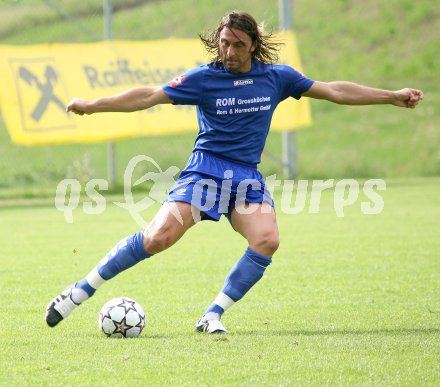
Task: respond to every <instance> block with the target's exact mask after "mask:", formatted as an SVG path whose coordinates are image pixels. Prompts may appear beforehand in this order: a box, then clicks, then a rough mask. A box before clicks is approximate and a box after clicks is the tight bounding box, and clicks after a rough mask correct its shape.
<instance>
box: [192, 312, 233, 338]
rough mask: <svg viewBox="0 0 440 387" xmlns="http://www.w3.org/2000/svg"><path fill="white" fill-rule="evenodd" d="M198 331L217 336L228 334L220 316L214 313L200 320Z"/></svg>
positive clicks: (207, 314) (197, 326)
mask: <svg viewBox="0 0 440 387" xmlns="http://www.w3.org/2000/svg"><path fill="white" fill-rule="evenodd" d="M196 331H197V332H206V333H215V334H221V333H227V332H228V331H227V330H226V328H225V327H224V326H223V324H222V323H221V322H220V315H219V314H218V313H214V312H209V313H206V314H205V315H203V316H202V317H201V318H200V320H199V321H197V324H196Z"/></svg>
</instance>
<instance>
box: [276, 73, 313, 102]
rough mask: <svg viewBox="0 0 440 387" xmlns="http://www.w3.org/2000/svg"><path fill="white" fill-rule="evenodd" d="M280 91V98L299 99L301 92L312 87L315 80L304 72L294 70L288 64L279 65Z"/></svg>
mask: <svg viewBox="0 0 440 387" xmlns="http://www.w3.org/2000/svg"><path fill="white" fill-rule="evenodd" d="M279 72H280V81H281V85H280V92H281V99H282V100H284V99H286V98H288V97H293V98H295V99H300V98H301V94H303V93H305V92H306V91H307V90H309V89H310V87H312V85H313V83H314V82H315V81H314V80H313V79H310V78H307V77H306V76H305V75H304V74H302V73H300V72H299V71H297V70H295V69H294V68H292V67H290V66H280V67H279Z"/></svg>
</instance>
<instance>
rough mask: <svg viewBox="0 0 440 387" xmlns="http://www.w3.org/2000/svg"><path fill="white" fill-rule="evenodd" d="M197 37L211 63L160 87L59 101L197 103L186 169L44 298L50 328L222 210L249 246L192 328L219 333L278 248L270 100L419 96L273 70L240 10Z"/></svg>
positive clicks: (123, 108) (266, 44)
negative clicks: (142, 220)
mask: <svg viewBox="0 0 440 387" xmlns="http://www.w3.org/2000/svg"><path fill="white" fill-rule="evenodd" d="M200 38H201V40H202V42H203V44H204V45H205V47H206V49H207V51H208V52H209V53H210V54H212V62H211V63H209V64H206V65H203V66H200V67H197V68H194V69H192V70H189V71H188V72H186V73H185V74H184V75H181V76H180V77H178V78H176V79H175V80H173V81H171V82H169V83H168V84H165V85H163V86H157V87H137V88H132V89H130V90H127V91H125V92H123V93H120V94H117V95H113V96H110V97H106V98H100V99H96V100H84V99H78V98H74V99H73V100H72V101H71V102H70V103H69V104H68V105H67V110H68V111H70V112H73V113H76V114H79V115H83V114H94V113H100V112H133V111H138V110H143V109H148V108H151V107H153V106H155V105H158V104H169V103H172V104H183V105H185V104H186V105H195V106H196V107H197V120H198V124H199V133H198V136H197V139H196V141H195V145H194V149H193V151H192V154H191V155H190V157H189V160H188V163H187V165H186V167H185V168H184V170H183V171H182V172H181V174H180V176H179V178H178V181H177V182H176V184H175V186H174V187H173V188H172V190H171V191H170V193H169V195H168V197H167V199H166V200H165V202H164V203H163V205H162V207H161V209H160V210H159V211H158V213H157V214H156V216H155V217H154V219H153V220H152V222H151V223H150V224H149V226H148V227H147V228H146V229H145V230H144V231H139V232H137V233H135V234H133V235H130V236H128V237H126V238H124V239H123V240H121V241H120V242H119V243H117V244H116V245H115V247H114V248H113V249H111V250H110V252H109V253H108V254H107V255H106V256H105V257H104V258H103V259H102V260H101V261H100V262H99V263H98V265H97V266H96V267H95V268H94V269H93V270H92V271H91V272H90V273H89V274H88V275H87V276H86V277H85V278H83V279H80V280H79V281H77V282H75V283H74V284H73V285H70V286H68V287H67V289H65V290H64V291H63V292H62V293H61V294H60V295H58V296H57V297H55V298H54V299H52V300H51V302H50V303H49V305H48V306H47V310H46V321H47V323H48V325H49V326H51V327H53V326H55V325H57V324H58V323H59V322H60V321H61V320H63V319H65V318H66V317H67V316H68V315H69V314H70V313H71V312H72V311H73V310H74V309H75V308H76V307H77V306H78V305H80V304H81V303H82V302H84V301H85V300H87V299H88V298H89V297H91V296H93V294H94V293H95V291H96V289H98V288H99V287H100V286H101V285H102V284H103V283H104V282H106V281H108V280H110V279H111V278H113V277H114V276H116V275H118V274H119V273H121V272H122V271H124V270H126V269H128V268H130V267H132V266H134V265H136V264H137V263H139V262H141V261H142V260H144V259H146V258H150V257H152V256H153V255H154V254H158V253H160V252H161V251H163V250H165V249H167V248H169V247H170V246H172V245H173V244H174V243H176V242H177V241H178V240H179V239H180V238H181V237H182V236H183V235H184V234H185V232H186V231H187V230H188V229H189V228H190V227H191V226H193V225H194V224H195V222H196V221H198V220H199V219H201V220H204V219H210V220H214V221H218V220H219V218H220V217H221V215H222V214H224V215H225V216H226V217H227V218H228V220H229V221H230V223H231V225H232V227H233V228H234V230H235V231H236V232H238V233H240V234H241V235H242V236H243V237H244V238H245V239H246V240H247V243H248V247H247V249H246V250H245V252H244V254H243V256H242V257H239V259H238V261H237V263H236V265H235V266H234V267H233V268H232V269H231V271H230V272H229V274H228V275H227V277H226V281H225V283H224V285H223V288H222V289H221V291H220V292H219V293H218V295H217V297H216V298H215V299H214V301H213V302H212V304H211V305H210V306H209V307H208V308H207V309H206V311H205V312H204V313H203V315H202V317H201V318H200V319H199V321H198V322H197V323H196V326H195V328H196V330H197V331H201V332H208V333H224V332H226V329H225V327H224V326H223V324H222V322H221V321H220V318H221V316H222V315H223V313H224V312H225V311H226V310H227V309H228V308H230V307H231V306H232V305H233V304H234V303H236V302H237V301H239V300H240V299H242V298H243V296H244V295H245V294H246V293H247V292H248V291H249V290H250V289H251V288H252V286H254V285H255V284H256V283H257V282H258V281H259V280H260V279H261V278H262V276H263V274H264V271H265V270H266V268H267V267H268V266H269V265H270V264H271V262H272V256H273V254H274V253H275V251H276V250H277V249H278V245H279V239H278V228H277V222H276V215H275V211H274V204H273V201H272V198H271V197H270V195H269V194H268V192H267V190H266V189H265V185H264V181H263V177H262V175H261V174H260V172H259V171H258V169H257V165H258V164H259V163H260V158H261V153H262V151H263V148H264V144H265V141H266V137H267V134H268V131H269V127H270V122H271V118H272V115H273V112H274V110H275V109H276V107H277V105H278V103H280V102H281V101H283V100H284V99H286V98H289V97H293V98H295V99H300V98H301V97H302V96H305V97H311V98H318V99H324V100H327V101H330V102H334V103H337V104H345V105H372V104H391V105H395V106H400V107H406V108H414V107H416V105H417V103H418V102H419V101H420V100H422V99H423V93H422V92H421V91H420V90H416V89H410V88H405V89H401V90H397V91H390V90H382V89H375V88H370V87H366V86H362V85H358V84H355V83H351V82H345V81H335V82H320V81H316V80H312V79H309V78H307V77H306V76H304V75H303V74H301V73H299V72H298V71H296V70H294V69H293V68H291V67H289V66H285V65H278V64H275V63H276V61H277V59H278V56H277V52H278V49H279V44H278V43H277V42H275V41H274V40H273V39H272V36H271V34H265V32H264V31H263V29H262V28H261V26H260V25H258V24H257V22H256V21H255V19H254V18H253V17H252V16H251V15H249V14H247V13H244V12H237V11H233V12H230V13H228V14H226V15H225V16H224V17H223V18H222V19H221V21H220V23H219V25H218V27H217V29H215V30H214V31H212V32H211V33H208V34H205V35H201V36H200ZM225 193H226V194H225ZM202 197H203V199H204V200H199V199H200V198H202ZM194 198H198V200H195V199H194ZM204 201H205V204H203V205H202V203H203V202H204ZM208 202H209V205H207V204H206V203H208Z"/></svg>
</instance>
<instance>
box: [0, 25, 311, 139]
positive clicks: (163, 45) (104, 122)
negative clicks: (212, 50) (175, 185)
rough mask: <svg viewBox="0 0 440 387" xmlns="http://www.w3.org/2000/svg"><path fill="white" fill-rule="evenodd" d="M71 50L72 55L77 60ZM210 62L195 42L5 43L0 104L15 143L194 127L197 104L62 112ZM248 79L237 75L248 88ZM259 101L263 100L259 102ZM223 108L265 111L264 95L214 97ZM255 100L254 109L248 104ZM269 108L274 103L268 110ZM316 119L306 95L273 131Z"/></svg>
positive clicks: (283, 58) (290, 46) (293, 53)
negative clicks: (73, 102)
mask: <svg viewBox="0 0 440 387" xmlns="http://www.w3.org/2000/svg"><path fill="white" fill-rule="evenodd" d="M279 38H280V40H282V41H284V42H285V43H286V44H285V45H284V46H283V48H282V52H281V55H280V63H286V64H289V65H291V66H292V67H295V68H296V69H299V70H301V65H300V61H299V56H298V51H297V48H296V41H295V36H294V35H293V33H292V32H285V33H282V34H280V36H279ZM72 55H73V56H74V59H72ZM207 62H209V58H208V57H207V55H206V53H205V52H204V50H203V46H202V45H201V44H200V42H199V41H198V40H197V39H169V40H159V41H144V42H125V41H113V42H99V43H90V44H50V45H35V46H4V45H2V46H0V76H1V79H2V82H1V83H0V108H1V111H2V115H3V118H4V120H5V123H6V126H7V129H8V131H9V133H10V135H11V138H12V140H13V142H14V143H17V144H23V145H34V144H56V143H72V142H100V141H108V140H116V139H122V138H128V137H135V136H149V135H163V134H173V133H178V132H182V131H195V130H196V127H197V122H196V116H195V111H194V108H193V107H191V106H172V105H160V106H156V107H154V108H152V109H149V110H145V111H141V112H136V113H131V114H121V113H106V114H96V115H91V116H83V117H78V116H76V115H73V114H68V113H66V112H65V110H64V107H65V105H66V104H67V102H68V101H69V100H70V99H72V98H73V97H75V96H78V97H81V98H87V99H94V98H99V97H103V96H108V95H111V94H116V93H119V92H121V91H124V90H126V89H128V88H130V87H135V86H157V85H162V84H164V83H167V82H169V81H171V80H172V79H174V78H176V77H177V76H179V75H180V74H182V73H184V72H185V71H187V70H189V69H191V68H193V67H196V66H199V65H200V64H203V63H207ZM249 81H250V80H248V79H246V78H244V79H243V80H238V81H236V82H237V86H239V85H240V86H244V85H246V82H249ZM256 99H260V100H258V101H257V100H256ZM217 102H218V106H217V107H218V108H219V110H220V111H224V110H227V113H228V114H229V109H232V111H231V112H232V114H249V113H252V111H251V110H252V109H267V108H268V106H269V105H270V104H271V101H269V100H267V97H266V96H258V97H255V98H252V100H246V99H241V100H238V99H237V100H235V101H234V104H233V105H234V106H228V108H227V109H224V106H226V105H223V104H228V102H229V101H222V100H221V101H217ZM251 105H252V106H251ZM269 108H270V107H269ZM310 124H311V118H310V108H309V103H308V101H307V98H302V99H301V100H300V101H294V100H293V99H288V100H286V101H284V102H282V103H281V104H280V105H279V106H278V107H277V110H276V111H275V115H274V117H273V120H272V126H271V130H293V129H296V128H301V127H306V126H309V125H310Z"/></svg>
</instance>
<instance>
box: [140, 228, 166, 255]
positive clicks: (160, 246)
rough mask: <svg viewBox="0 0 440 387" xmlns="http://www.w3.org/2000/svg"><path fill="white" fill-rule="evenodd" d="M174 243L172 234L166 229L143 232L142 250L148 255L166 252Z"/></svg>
mask: <svg viewBox="0 0 440 387" xmlns="http://www.w3.org/2000/svg"><path fill="white" fill-rule="evenodd" d="M173 243H174V238H173V235H172V232H171V230H170V229H169V228H167V227H161V228H159V229H153V230H149V229H146V230H145V231H144V239H143V244H144V249H145V251H148V252H149V253H150V254H156V253H159V252H161V251H163V250H166V249H167V248H168V247H170V246H171V245H172V244H173Z"/></svg>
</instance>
